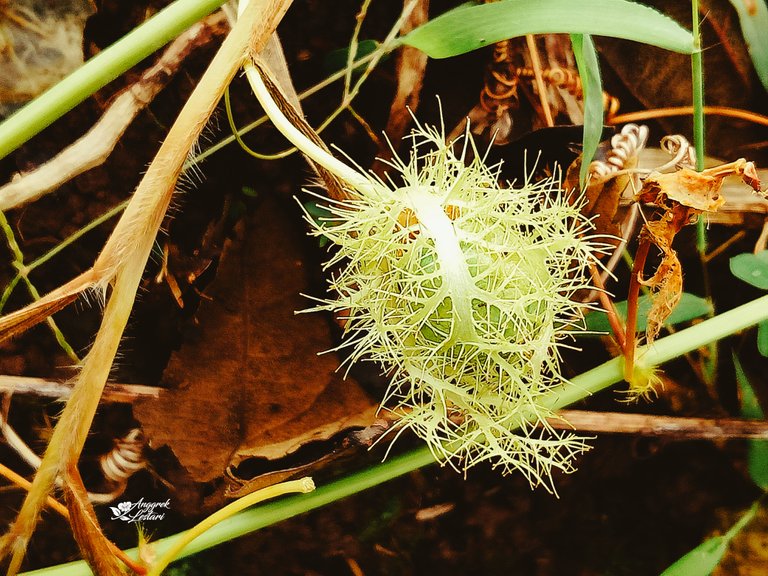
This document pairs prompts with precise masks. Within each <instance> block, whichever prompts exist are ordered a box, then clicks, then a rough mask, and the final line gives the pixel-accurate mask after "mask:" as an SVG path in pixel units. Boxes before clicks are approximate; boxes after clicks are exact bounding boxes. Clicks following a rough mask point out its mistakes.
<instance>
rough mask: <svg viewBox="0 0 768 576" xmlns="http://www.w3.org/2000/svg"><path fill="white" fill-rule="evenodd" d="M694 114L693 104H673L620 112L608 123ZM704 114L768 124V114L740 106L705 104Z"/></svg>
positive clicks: (623, 122) (615, 123)
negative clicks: (664, 106)
mask: <svg viewBox="0 0 768 576" xmlns="http://www.w3.org/2000/svg"><path fill="white" fill-rule="evenodd" d="M692 114H693V106H672V107H669V108H654V109H653V110H640V111H639V112H627V113H626V114H618V115H616V116H613V117H612V118H610V119H609V120H608V123H609V124H612V125H617V124H626V123H628V122H641V121H643V120H651V119H653V118H668V117H670V116H691V115H692ZM704 114H709V115H712V116H727V117H730V118H739V119H741V120H748V121H749V122H754V123H755V124H761V125H762V126H768V116H764V115H763V114H757V113H756V112H750V111H749V110H742V109H740V108H731V107H729V106H704Z"/></svg>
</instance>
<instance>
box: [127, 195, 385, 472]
mask: <svg viewBox="0 0 768 576" xmlns="http://www.w3.org/2000/svg"><path fill="white" fill-rule="evenodd" d="M286 202H288V201H287V200H282V199H280V200H279V199H277V198H275V197H274V195H268V196H267V197H265V198H264V199H263V201H262V203H261V205H260V207H259V209H258V210H257V212H256V213H255V214H253V215H251V216H249V217H248V218H247V219H246V221H245V222H243V223H242V224H241V225H240V226H239V227H238V229H237V231H238V238H237V239H236V240H232V241H228V243H227V244H226V245H225V248H224V252H223V254H222V258H221V264H220V266H219V270H218V274H217V277H216V279H215V280H214V282H213V283H212V284H211V286H210V287H209V288H208V289H207V290H206V296H208V297H210V300H206V301H203V302H202V304H201V306H200V309H199V312H198V314H197V318H198V320H199V324H198V325H197V326H195V327H194V328H191V329H190V330H189V333H188V334H187V336H186V341H185V343H184V344H183V346H182V348H181V350H179V351H178V352H177V353H176V354H174V356H173V357H172V358H171V361H170V363H169V365H168V368H167V369H166V371H165V374H164V377H163V380H164V381H165V383H166V384H168V385H169V386H170V387H171V389H170V390H168V391H167V392H165V393H164V394H163V396H162V397H161V399H160V400H146V401H145V400H142V401H140V402H138V403H137V404H136V405H135V407H134V414H135V416H136V418H137V419H138V420H139V421H140V422H141V423H142V426H143V429H144V432H145V433H146V435H147V436H148V437H149V438H150V439H151V441H152V445H153V447H154V448H159V447H160V446H162V445H168V446H170V447H171V449H172V450H173V452H174V453H175V455H176V457H177V458H178V460H179V462H180V463H181V465H182V466H184V467H185V468H186V469H187V471H188V472H189V474H190V475H191V477H192V478H193V479H194V480H195V481H196V482H208V481H211V480H214V479H216V478H219V477H221V476H222V475H223V474H224V471H225V470H226V469H227V468H228V467H230V468H233V469H234V468H236V467H237V466H238V465H240V464H242V463H243V462H244V461H245V460H248V459H251V458H255V459H267V460H270V461H276V462H277V461H279V460H280V459H281V458H283V457H285V456H286V455H290V454H292V453H295V452H296V451H297V450H298V449H299V448H300V447H301V446H303V445H305V444H307V443H310V442H317V441H326V440H328V439H330V438H332V437H334V436H335V435H337V434H339V433H340V432H342V431H343V430H346V429H348V428H359V427H365V426H367V425H369V424H370V423H371V422H372V420H373V417H374V413H375V406H374V404H373V403H372V402H371V400H370V399H369V398H368V397H367V396H366V394H365V393H364V392H363V391H362V389H361V388H360V387H359V386H358V384H357V383H356V382H354V381H352V380H349V379H347V380H343V379H342V375H341V374H340V373H339V372H337V371H336V370H337V368H338V365H339V359H338V357H337V356H336V355H335V354H324V355H318V352H322V351H324V350H328V349H329V348H332V347H333V345H334V344H333V342H332V337H331V331H330V327H329V325H328V322H327V319H326V318H324V317H323V316H322V315H319V314H301V315H296V314H295V311H297V310H301V309H303V308H306V307H307V306H308V301H307V299H306V298H304V297H303V296H301V294H300V293H302V292H307V291H308V288H307V273H306V271H305V270H304V267H303V263H302V246H301V244H302V241H303V238H302V234H303V232H302V230H301V229H300V227H298V226H297V225H296V218H295V217H294V214H293V212H295V210H293V209H292V206H290V205H286ZM294 466H295V463H293V464H292V465H291V466H289V467H294ZM275 467H276V468H278V469H279V468H280V464H279V462H277V463H276V465H275Z"/></svg>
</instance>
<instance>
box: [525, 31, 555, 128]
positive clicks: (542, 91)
mask: <svg viewBox="0 0 768 576" xmlns="http://www.w3.org/2000/svg"><path fill="white" fill-rule="evenodd" d="M525 41H526V43H527V45H528V53H529V54H530V55H531V64H532V65H533V73H534V76H535V78H536V90H537V91H538V92H539V101H540V102H541V109H542V110H543V112H544V120H545V121H546V123H547V126H548V127H550V128H551V127H552V126H554V125H555V121H554V119H553V118H552V109H551V108H550V107H549V98H548V97H547V86H546V84H544V76H543V75H542V72H541V59H540V58H539V49H538V48H537V47H536V40H535V39H534V36H533V34H526V36H525Z"/></svg>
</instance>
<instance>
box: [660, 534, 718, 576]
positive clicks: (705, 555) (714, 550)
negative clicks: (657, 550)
mask: <svg viewBox="0 0 768 576" xmlns="http://www.w3.org/2000/svg"><path fill="white" fill-rule="evenodd" d="M729 541H730V540H729V539H726V538H725V537H723V536H715V537H714V538H710V539H709V540H704V542H702V543H701V544H699V545H698V546H696V548H694V549H693V550H691V551H690V552H688V553H687V554H686V555H685V556H682V557H681V558H680V559H679V560H677V562H675V563H674V564H672V565H671V566H670V567H669V568H667V569H666V570H664V572H662V573H661V576H709V574H711V573H712V571H713V570H714V569H715V568H717V565H718V564H719V563H720V560H721V559H722V558H723V556H724V555H725V551H726V550H727V549H728V542H729Z"/></svg>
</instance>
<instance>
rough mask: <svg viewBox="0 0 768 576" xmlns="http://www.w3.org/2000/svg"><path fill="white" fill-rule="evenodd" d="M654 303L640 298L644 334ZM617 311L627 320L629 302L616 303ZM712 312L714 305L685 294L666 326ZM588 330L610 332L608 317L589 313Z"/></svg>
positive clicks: (640, 326)
mask: <svg viewBox="0 0 768 576" xmlns="http://www.w3.org/2000/svg"><path fill="white" fill-rule="evenodd" d="M651 304H652V301H651V299H650V298H649V297H648V296H640V298H639V299H638V306H637V329H638V331H640V332H642V331H643V330H645V329H646V328H647V326H648V311H649V310H650V309H651ZM616 311H617V312H618V314H619V316H621V317H622V318H624V319H626V317H627V301H626V300H622V301H621V302H617V303H616ZM711 312H712V305H711V304H710V303H709V302H707V301H706V300H705V299H704V298H699V297H698V296H694V295H693V294H689V293H688V292H684V293H683V295H682V297H681V298H680V302H679V303H678V304H677V307H676V308H675V309H674V310H673V311H672V314H670V315H669V318H667V321H666V322H665V323H664V325H665V326H673V325H675V324H679V323H681V322H687V321H689V320H693V319H694V318H699V317H701V316H706V315H707V314H710V313H711ZM585 321H586V325H587V330H588V331H590V332H609V331H610V329H611V327H610V324H609V323H608V315H607V314H606V313H605V312H603V311H599V310H595V311H593V312H589V313H588V314H587V315H586V316H585Z"/></svg>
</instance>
